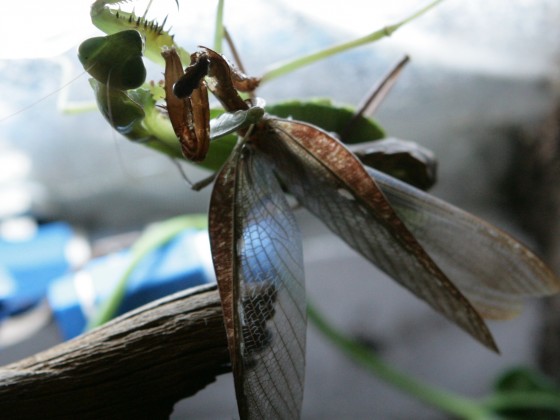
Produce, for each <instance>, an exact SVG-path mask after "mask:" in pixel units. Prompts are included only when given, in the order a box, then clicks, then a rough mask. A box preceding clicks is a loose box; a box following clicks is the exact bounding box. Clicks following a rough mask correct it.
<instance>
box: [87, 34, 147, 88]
mask: <svg viewBox="0 0 560 420" xmlns="http://www.w3.org/2000/svg"><path fill="white" fill-rule="evenodd" d="M143 50H144V41H143V40H142V36H141V35H140V33H139V32H138V31H135V30H127V31H122V32H118V33H116V34H114V35H107V36H101V37H96V38H90V39H87V40H85V41H84V42H82V43H81V45H80V47H79V49H78V58H79V59H80V62H81V63H82V65H83V66H84V69H85V70H86V71H87V72H88V73H89V74H90V75H91V76H92V77H93V78H94V79H95V80H97V81H98V82H100V83H103V84H104V85H108V86H110V87H111V88H114V89H120V90H128V89H134V88H137V87H140V86H142V84H143V83H144V81H145V80H146V67H144V62H143V61H142V52H143Z"/></svg>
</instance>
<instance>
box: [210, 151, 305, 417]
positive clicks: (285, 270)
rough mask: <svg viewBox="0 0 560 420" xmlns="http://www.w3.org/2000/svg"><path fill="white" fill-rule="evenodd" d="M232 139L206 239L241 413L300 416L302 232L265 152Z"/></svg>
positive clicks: (261, 415)
mask: <svg viewBox="0 0 560 420" xmlns="http://www.w3.org/2000/svg"><path fill="white" fill-rule="evenodd" d="M253 152H254V151H253V150H252V149H251V148H250V147H249V146H247V145H241V144H240V145H238V146H237V147H236V149H235V150H234V152H233V153H232V155H231V157H230V159H229V160H228V162H227V163H226V164H225V165H224V167H223V169H222V170H221V172H220V174H219V175H218V177H217V178H216V181H215V186H214V190H213V192H212V199H211V203H210V223H209V230H210V241H211V245H212V254H213V259H214V267H215V270H216V276H217V280H218V287H219V290H220V296H221V300H222V307H223V312H224V321H225V324H226V331H227V336H228V345H229V350H230V356H231V362H232V367H233V373H234V381H235V389H236V395H237V403H238V408H239V414H240V416H241V418H243V419H247V418H249V419H257V418H258V419H269V418H279V419H284V418H285V419H293V418H298V417H299V415H300V411H301V404H302V399H303V382H304V368H305V331H306V303H305V302H306V301H305V288H304V276H303V256H302V249H301V237H300V233H299V229H298V227H297V225H296V221H295V219H294V216H293V214H292V212H291V210H290V208H289V206H288V203H287V202H286V198H285V196H284V193H283V192H282V189H281V187H280V185H279V183H278V181H277V179H276V178H275V176H274V174H273V173H272V170H271V169H270V167H269V166H267V165H266V162H265V161H264V158H263V157H262V156H259V155H258V154H255V153H253Z"/></svg>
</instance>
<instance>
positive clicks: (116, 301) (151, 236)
mask: <svg viewBox="0 0 560 420" xmlns="http://www.w3.org/2000/svg"><path fill="white" fill-rule="evenodd" d="M207 219H208V218H207V216H206V215H189V216H179V217H175V218H173V219H169V220H166V221H164V222H160V223H158V224H157V225H155V226H153V227H151V228H149V229H148V230H147V231H146V232H145V233H144V234H143V235H142V236H141V237H140V239H138V241H136V243H135V244H134V245H133V247H132V249H131V252H132V261H131V262H130V264H129V266H128V267H127V269H126V270H125V272H124V273H123V274H122V276H121V278H120V279H119V281H118V283H117V285H116V286H115V288H114V289H113V292H112V293H111V295H110V296H109V297H108V298H107V299H106V300H105V301H103V303H102V304H101V306H100V308H99V309H98V311H97V313H96V314H95V316H93V317H92V318H91V319H90V320H89V322H88V325H87V327H86V329H88V330H90V329H92V328H95V327H98V326H100V325H103V324H104V323H106V322H108V321H110V320H111V319H112V318H113V317H114V316H115V314H116V313H117V310H118V308H119V306H120V304H121V302H122V300H123V298H124V296H125V294H126V288H127V285H128V280H129V278H130V276H131V274H132V273H133V272H134V269H135V268H136V267H137V265H138V264H139V263H140V262H141V261H142V259H144V258H145V257H146V256H147V255H148V254H149V253H151V252H153V251H155V250H156V249H158V248H159V247H161V246H163V245H165V244H166V243H167V242H169V241H170V240H172V239H173V238H174V237H176V236H177V235H178V234H180V233H181V232H183V231H184V230H185V229H205V228H206V227H207V226H208V220H207Z"/></svg>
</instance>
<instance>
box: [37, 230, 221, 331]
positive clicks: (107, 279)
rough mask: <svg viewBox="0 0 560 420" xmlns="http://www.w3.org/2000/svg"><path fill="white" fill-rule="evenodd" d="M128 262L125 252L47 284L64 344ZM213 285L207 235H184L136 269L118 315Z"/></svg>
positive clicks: (128, 253)
mask: <svg viewBox="0 0 560 420" xmlns="http://www.w3.org/2000/svg"><path fill="white" fill-rule="evenodd" d="M131 260H132V254H131V251H130V250H124V251H120V252H118V253H115V254H111V255H108V256H104V257H101V258H97V259H95V260H92V261H91V262H90V263H88V264H87V265H86V267H85V268H84V269H83V270H80V271H78V272H77V273H75V274H73V275H68V276H65V277H63V278H61V279H59V280H57V281H56V282H55V283H53V285H52V287H51V288H50V290H49V293H48V299H49V303H50V305H51V308H52V310H53V312H54V316H55V319H56V321H57V323H58V325H59V328H60V330H61V332H62V335H63V337H64V338H65V339H70V338H73V337H75V336H77V335H79V334H81V333H82V332H83V331H84V328H85V326H86V324H87V318H88V316H89V315H91V314H92V313H93V312H94V310H95V309H94V308H95V307H96V306H97V305H98V304H99V302H100V301H102V300H103V299H105V298H106V297H108V296H109V295H110V294H111V293H112V291H113V289H114V287H115V285H116V284H117V283H118V281H119V279H120V277H121V276H122V274H123V273H124V272H125V270H126V269H127V267H128V266H129V264H130V262H131ZM214 281H215V279H214V272H213V268H212V264H211V257H210V246H209V243H208V233H207V232H206V231H199V230H187V231H185V232H184V233H182V234H180V235H178V236H177V237H176V238H174V239H173V240H171V241H170V242H169V243H167V244H166V245H165V246H163V247H161V248H159V249H157V250H155V251H154V252H152V253H151V254H150V255H148V256H146V257H145V258H144V259H143V260H142V261H141V262H140V263H139V264H138V265H137V266H136V269H135V270H134V272H133V273H132V275H131V276H130V278H129V282H128V287H127V292H126V296H125V298H124V300H123V302H122V303H121V306H120V308H119V311H118V314H122V313H124V312H127V311H129V310H131V309H134V308H136V307H138V306H141V305H144V304H146V303H148V302H150V301H152V300H155V299H158V298H160V297H163V296H166V295H168V294H171V293H175V292H177V291H180V290H183V289H186V288H188V287H193V286H197V285H201V284H205V283H210V282H214Z"/></svg>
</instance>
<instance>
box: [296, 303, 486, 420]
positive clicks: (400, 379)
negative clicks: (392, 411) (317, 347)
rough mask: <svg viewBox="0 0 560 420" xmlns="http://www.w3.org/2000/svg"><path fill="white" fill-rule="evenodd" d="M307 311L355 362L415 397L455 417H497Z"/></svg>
mask: <svg viewBox="0 0 560 420" xmlns="http://www.w3.org/2000/svg"><path fill="white" fill-rule="evenodd" d="M307 313H308V316H309V320H310V321H311V322H312V323H313V325H314V326H315V327H316V328H317V329H318V330H319V331H320V332H321V333H322V334H323V335H324V336H325V337H326V338H327V339H328V340H329V341H330V342H331V343H332V344H333V345H335V346H336V347H337V348H338V349H340V350H341V351H342V352H343V353H345V354H346V355H347V356H348V357H350V358H351V359H352V360H354V361H355V362H357V363H359V364H360V365H362V366H363V367H364V368H366V369H367V370H369V371H371V372H372V373H374V374H375V375H376V377H378V378H379V379H382V380H383V381H385V382H387V383H389V384H391V385H392V386H394V387H395V388H397V389H399V390H401V391H403V392H406V393H408V394H409V395H412V396H414V397H415V398H417V399H419V400H421V401H423V402H425V403H427V404H429V405H431V406H434V407H437V408H438V409H440V410H442V411H445V412H447V413H448V414H451V415H453V416H456V417H459V418H466V419H477V420H482V419H493V418H495V416H494V415H493V414H492V412H491V411H490V410H489V409H487V408H485V407H483V406H482V405H481V404H479V403H478V402H476V401H475V400H472V399H469V398H465V397H462V396H460V395H457V394H454V393H451V392H448V391H445V390H443V389H440V388H437V387H434V386H432V385H428V384H425V383H422V382H420V381H418V380H416V379H414V378H411V377H409V376H406V375H404V374H402V373H401V372H399V371H397V370H395V369H394V368H392V367H391V366H389V365H387V364H385V363H384V362H383V361H382V360H381V359H380V358H379V357H377V355H376V354H375V353H374V352H372V351H371V350H370V349H368V348H367V347H365V346H364V345H362V344H360V343H358V342H356V341H354V340H352V339H350V338H348V337H346V336H345V335H344V334H342V333H341V332H339V331H337V330H336V329H335V328H334V327H333V326H332V325H330V324H329V323H328V321H326V319H325V318H324V317H323V316H322V315H321V314H320V313H319V312H318V311H317V310H316V309H315V308H314V307H313V306H312V305H310V304H309V303H308V306H307Z"/></svg>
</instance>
